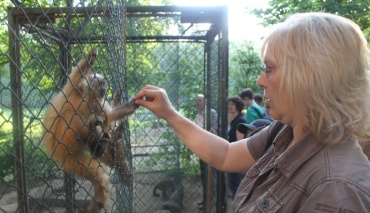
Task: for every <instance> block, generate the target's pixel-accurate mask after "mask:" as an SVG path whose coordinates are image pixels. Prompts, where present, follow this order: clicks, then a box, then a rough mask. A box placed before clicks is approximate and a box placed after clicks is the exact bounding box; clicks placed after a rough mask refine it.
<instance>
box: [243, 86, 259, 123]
mask: <svg viewBox="0 0 370 213" xmlns="http://www.w3.org/2000/svg"><path fill="white" fill-rule="evenodd" d="M239 97H240V98H241V99H242V100H243V102H244V105H245V106H246V107H247V114H246V117H245V119H246V121H247V123H248V124H250V123H252V122H253V121H254V120H256V119H259V118H263V116H264V115H265V111H264V110H263V108H262V107H261V106H259V105H258V104H257V103H256V102H255V101H254V98H253V90H252V89H250V88H247V89H245V90H243V91H242V92H241V93H240V94H239Z"/></svg>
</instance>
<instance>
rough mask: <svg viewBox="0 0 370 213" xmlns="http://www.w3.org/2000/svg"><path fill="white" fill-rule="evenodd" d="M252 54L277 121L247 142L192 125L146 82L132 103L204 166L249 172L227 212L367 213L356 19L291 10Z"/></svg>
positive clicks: (365, 107) (369, 97) (364, 65)
mask: <svg viewBox="0 0 370 213" xmlns="http://www.w3.org/2000/svg"><path fill="white" fill-rule="evenodd" d="M261 58H262V60H263V62H264V64H265V68H264V69H263V73H262V74H261V76H260V78H259V79H258V81H257V84H258V86H260V87H261V88H263V89H264V97H265V98H266V99H267V102H266V104H267V106H269V107H270V108H271V116H272V118H273V119H275V120H277V121H275V122H273V123H272V124H271V125H270V126H268V127H266V128H264V129H263V130H261V131H259V132H258V133H256V134H254V135H253V136H251V137H249V138H247V139H243V140H240V141H238V142H234V143H228V142H227V141H226V140H224V139H222V138H220V137H217V136H215V135H213V134H211V133H208V132H207V131H204V130H203V129H201V128H199V127H197V126H196V125H194V124H193V123H192V122H191V121H190V120H188V119H187V118H185V117H184V116H182V115H181V114H180V113H179V112H177V111H176V110H175V109H174V108H173V107H172V105H171V103H170V101H169V100H168V97H167V94H166V92H165V90H163V89H161V88H157V87H154V86H150V85H148V86H145V87H144V88H143V89H142V90H141V91H140V92H139V93H138V94H137V95H136V96H135V100H136V102H135V103H136V104H139V105H141V106H143V107H146V108H148V109H150V110H152V111H153V112H154V113H155V114H156V115H157V116H158V117H160V118H163V119H165V120H166V121H167V122H168V123H169V125H171V126H172V128H173V129H174V131H175V133H176V134H177V136H178V137H179V138H180V139H181V140H182V141H183V142H184V143H185V144H186V145H187V146H188V147H189V148H190V150H192V152H194V153H195V154H196V155H198V156H199V157H200V158H201V159H203V160H204V161H205V162H207V163H208V164H210V165H211V166H213V167H215V168H217V169H219V170H222V171H225V172H245V171H248V172H247V175H246V176H245V177H244V179H243V181H242V182H241V184H240V185H239V188H238V191H237V192H236V195H235V199H234V201H233V208H234V212H368V211H369V209H370V181H369V180H370V163H369V161H368V160H367V158H366V156H365V155H364V154H363V152H362V150H361V146H360V145H359V143H360V142H361V141H368V133H369V125H370V121H369V110H370V87H369V76H368V75H369V58H370V52H369V48H368V44H367V41H366V40H365V38H364V36H363V34H362V32H361V30H360V28H359V27H358V25H356V24H355V23H354V22H352V21H350V20H348V19H346V18H343V17H340V16H337V15H331V14H325V13H306V14H296V15H293V16H292V17H290V18H288V19H287V20H286V21H285V22H284V23H281V24H278V25H277V26H276V27H275V28H274V29H273V30H272V31H271V33H270V34H269V35H268V36H267V37H266V38H265V40H264V43H263V45H262V49H261ZM144 97H146V98H144ZM279 122H281V123H283V124H284V126H283V127H282V128H279V129H278V134H277V136H276V137H274V138H273V139H274V140H273V142H272V145H271V146H269V147H267V148H268V149H267V151H265V148H266V144H267V141H269V140H270V138H269V137H270V136H271V134H272V133H273V132H275V131H276V126H278V123H279Z"/></svg>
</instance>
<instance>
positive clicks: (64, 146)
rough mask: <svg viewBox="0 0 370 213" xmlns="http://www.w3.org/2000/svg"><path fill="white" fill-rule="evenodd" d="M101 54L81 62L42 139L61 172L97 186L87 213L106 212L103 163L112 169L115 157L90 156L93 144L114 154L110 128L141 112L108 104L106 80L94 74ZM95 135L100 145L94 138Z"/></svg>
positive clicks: (47, 118) (47, 117) (49, 112)
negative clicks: (96, 59)
mask: <svg viewBox="0 0 370 213" xmlns="http://www.w3.org/2000/svg"><path fill="white" fill-rule="evenodd" d="M97 54H98V51H97V49H95V48H94V49H93V50H92V51H90V53H89V55H88V57H87V58H84V59H82V60H80V61H79V62H78V64H77V66H76V67H75V68H73V69H72V71H71V72H70V74H69V76H68V79H67V82H66V83H65V85H64V86H63V88H62V90H61V91H60V92H59V93H58V94H57V95H56V96H55V97H54V98H53V100H52V101H51V102H50V104H49V106H48V107H47V109H46V111H45V114H44V119H43V125H44V130H43V139H42V142H43V145H44V148H45V150H46V152H47V153H49V154H50V156H51V158H52V160H53V161H54V162H55V163H56V164H57V165H58V166H60V167H61V168H62V169H63V170H64V171H65V172H66V173H68V174H71V175H73V176H75V177H78V178H86V179H87V180H89V181H90V182H91V183H92V186H93V188H94V195H93V199H92V201H91V203H90V204H89V206H88V207H87V212H91V213H93V212H101V211H102V210H103V209H106V208H107V207H108V204H109V202H108V201H109V198H108V196H109V193H110V188H111V184H110V182H109V176H108V174H107V173H106V171H105V167H104V166H102V165H103V164H100V160H101V161H103V162H107V165H108V166H112V165H113V163H109V160H108V158H109V157H112V156H113V155H112V154H111V153H108V154H107V155H104V150H91V149H92V147H93V146H94V144H91V143H95V146H97V145H98V143H100V142H102V144H101V145H98V147H99V146H100V147H101V148H102V147H108V149H111V148H109V147H113V146H114V144H112V143H113V142H114V141H111V134H110V133H109V131H110V130H109V128H110V126H111V125H112V124H113V123H115V122H116V121H119V120H121V119H123V118H124V117H126V116H128V115H130V114H132V113H134V111H135V109H136V108H137V106H136V105H135V104H134V103H133V102H131V103H126V104H122V105H117V106H113V107H112V106H110V105H108V104H105V100H104V99H105V95H106V91H107V86H108V85H107V80H106V79H105V77H104V76H103V75H101V74H98V73H94V72H93V71H92V68H93V66H94V64H95V57H96V56H97ZM119 130H122V129H118V130H117V131H119ZM100 133H103V134H100ZM111 133H113V132H112V131H111ZM94 134H95V136H96V138H95V139H93V138H92V137H91V136H92V135H94ZM117 134H118V133H117ZM97 141H98V142H97ZM89 143H90V144H89ZM98 149H99V148H98ZM118 149H119V150H115V151H122V150H123V147H119V148H118ZM94 151H95V152H96V153H95V154H94ZM89 152H90V153H91V154H89ZM122 154H123V153H121V154H120V155H119V157H120V158H121V159H123V158H124V156H122ZM99 156H101V159H98V157H99ZM121 159H120V160H121ZM115 160H117V159H115ZM110 161H112V159H110ZM122 177H123V175H122Z"/></svg>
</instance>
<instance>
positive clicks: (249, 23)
mask: <svg viewBox="0 0 370 213" xmlns="http://www.w3.org/2000/svg"><path fill="white" fill-rule="evenodd" d="M267 2H268V0H175V4H176V5H180V6H214V5H227V6H228V8H229V39H230V41H243V40H246V41H253V42H257V43H258V42H259V41H260V38H261V37H262V36H263V35H264V34H265V32H266V29H265V28H264V27H263V26H262V25H261V24H260V23H261V20H259V19H257V18H256V17H255V16H254V15H252V14H247V13H246V7H248V8H256V7H266V6H267Z"/></svg>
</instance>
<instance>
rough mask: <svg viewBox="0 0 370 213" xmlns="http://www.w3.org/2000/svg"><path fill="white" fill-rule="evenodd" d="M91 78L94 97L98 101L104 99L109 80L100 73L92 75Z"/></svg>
mask: <svg viewBox="0 0 370 213" xmlns="http://www.w3.org/2000/svg"><path fill="white" fill-rule="evenodd" d="M89 78H90V79H91V82H90V88H91V90H92V91H93V93H94V96H95V97H96V98H98V99H101V98H104V96H105V93H106V92H107V86H108V85H107V84H108V82H107V79H105V77H104V76H103V75H100V74H98V73H90V74H89Z"/></svg>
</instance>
